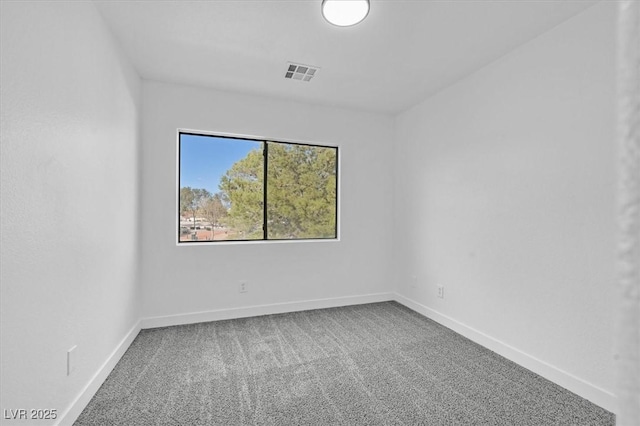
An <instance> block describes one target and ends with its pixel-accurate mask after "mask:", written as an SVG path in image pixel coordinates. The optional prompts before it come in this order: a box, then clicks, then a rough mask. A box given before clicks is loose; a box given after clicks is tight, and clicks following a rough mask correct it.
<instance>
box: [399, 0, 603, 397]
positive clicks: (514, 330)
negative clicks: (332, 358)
mask: <svg viewBox="0 0 640 426" xmlns="http://www.w3.org/2000/svg"><path fill="white" fill-rule="evenodd" d="M615 22H616V5H615V4H614V3H610V2H602V3H599V4H597V5H595V6H593V7H592V8H590V9H588V10H586V11H585V12H583V13H582V14H580V15H577V16H575V17H573V18H571V19H569V20H568V21H566V22H565V23H563V24H561V25H559V26H558V27H556V28H554V29H553V30H552V31H549V32H547V33H545V34H543V35H541V36H540V37H538V38H536V39H535V40H532V41H531V42H529V43H527V44H525V45H523V46H521V47H519V48H518V49H516V50H514V51H513V52H511V53H509V54H508V55H506V56H504V57H503V58H501V59H500V60H499V61H496V62H495V63H493V64H491V65H490V66H488V67H486V68H483V69H481V70H479V71H478V72H477V73H475V74H473V75H472V76H469V77H468V78H466V79H464V80H462V81H460V82H459V83H458V84H456V85H454V86H452V87H450V88H448V89H446V90H444V91H442V92H440V93H439V94H438V95H436V96H434V97H432V98H430V99H427V100H426V101H425V102H423V103H422V104H421V105H419V106H417V107H415V108H414V109H412V110H410V111H407V112H405V113H403V114H401V115H400V116H399V117H398V120H397V126H396V129H397V138H396V139H397V140H396V162H395V174H396V185H395V192H394V194H395V211H396V215H397V216H396V228H395V232H396V235H398V236H401V237H399V238H397V239H396V240H395V247H396V255H397V256H396V264H397V267H396V269H395V270H396V272H397V282H398V291H399V293H400V294H402V295H404V296H406V297H408V298H410V299H412V300H414V301H416V302H418V303H420V304H422V305H424V306H426V307H428V308H430V309H432V310H434V311H437V312H439V313H440V314H442V315H446V316H447V317H449V318H451V319H452V320H455V321H457V322H458V323H461V324H465V325H467V326H468V327H472V328H474V329H475V330H476V331H478V332H480V333H484V335H486V336H490V337H491V338H493V339H495V340H497V341H499V342H502V344H503V347H506V348H508V349H509V350H512V351H513V350H517V351H520V353H524V354H527V355H528V356H529V359H530V360H531V361H532V363H535V364H537V365H538V366H541V367H544V368H546V369H547V370H551V369H553V372H555V373H557V375H556V376H554V377H552V378H553V379H554V380H560V379H563V380H564V382H562V383H561V384H562V385H563V386H565V387H566V386H571V387H570V389H572V390H574V391H578V392H585V393H586V394H589V397H593V398H595V399H596V402H598V403H600V404H603V406H605V408H612V406H613V401H614V399H613V392H614V388H615V381H614V378H613V376H614V365H613V364H614V363H613V359H612V353H613V329H614V314H613V305H614V300H615V296H614V294H613V292H612V285H613V282H614V280H615V266H614V265H615V256H616V241H615V235H616V217H615V193H616V173H615V163H616V156H615V132H616V124H615V123H616V122H615V105H616V90H615V78H616V77H615V75H616V67H615V46H616V38H615ZM412 276H414V277H416V280H415V285H411V283H412V282H413V280H412ZM438 285H443V286H444V287H445V298H444V299H440V298H438V297H437V286H438ZM565 379H566V380H565ZM585 393H583V394H585Z"/></svg>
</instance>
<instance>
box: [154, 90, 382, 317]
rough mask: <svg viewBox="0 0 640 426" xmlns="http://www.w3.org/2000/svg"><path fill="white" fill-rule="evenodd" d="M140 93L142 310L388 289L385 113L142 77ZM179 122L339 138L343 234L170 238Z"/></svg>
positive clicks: (309, 138)
mask: <svg viewBox="0 0 640 426" xmlns="http://www.w3.org/2000/svg"><path fill="white" fill-rule="evenodd" d="M143 104H144V111H143V152H144V155H143V179H142V187H143V195H142V201H143V204H142V209H143V210H142V216H143V217H144V223H143V224H142V244H143V253H144V254H143V256H144V259H143V286H144V309H143V311H144V316H145V317H155V316H166V315H175V314H187V313H194V312H200V311H211V310H216V309H230V308H237V307H242V306H253V305H265V304H277V303H286V302H299V301H304V300H313V299H324V298H337V297H343V296H354V295H365V294H372V293H379V292H387V291H389V290H390V288H391V285H390V281H391V261H390V257H389V251H390V247H391V237H392V232H391V227H392V217H393V215H392V206H391V188H392V181H393V176H392V164H391V161H390V158H391V156H392V155H391V153H392V148H393V145H392V144H391V143H390V142H391V141H392V139H393V121H392V119H391V118H389V117H386V116H383V115H377V114H369V113H359V112H354V111H348V110H338V109H333V108H326V107H319V106H312V105H306V104H301V103H295V102H287V101H281V100H275V99H268V98H263V97H256V96H248V95H243V94H235V93H229V92H222V91H216V90H207V89H201V88H194V87H188V86H180V85H173V84H162V83H156V82H146V81H145V83H144V85H143ZM179 128H183V129H192V130H202V131H209V132H226V133H234V134H240V135H256V136H263V137H266V138H273V139H275V140H278V139H283V140H289V141H300V142H311V143H318V144H323V143H324V144H328V145H338V146H339V148H340V154H339V155H340V170H339V180H340V181H339V191H338V192H339V198H340V199H339V208H340V217H339V224H340V241H316V242H310V241H307V242H269V243H264V242H261V243H235V244H234V243H231V244H227V243H222V244H208V245H198V246H193V245H191V246H188V245H186V246H185V245H184V244H183V245H181V246H176V234H175V233H176V211H177V200H176V193H177V189H176V174H177V170H176V162H177V143H176V138H177V129H179ZM240 280H247V281H248V284H249V287H248V288H249V291H248V292H247V293H242V294H241V293H239V292H238V282H239V281H240Z"/></svg>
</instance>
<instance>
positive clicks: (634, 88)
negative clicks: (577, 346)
mask: <svg viewBox="0 0 640 426" xmlns="http://www.w3.org/2000/svg"><path fill="white" fill-rule="evenodd" d="M618 137H619V158H620V161H619V174H618V176H619V188H618V224H619V241H618V306H617V309H618V316H617V319H618V320H617V334H616V335H617V339H616V352H617V353H616V355H617V357H618V363H617V394H618V402H619V414H618V424H619V425H637V424H640V3H639V2H637V1H623V2H620V4H619V8H618Z"/></svg>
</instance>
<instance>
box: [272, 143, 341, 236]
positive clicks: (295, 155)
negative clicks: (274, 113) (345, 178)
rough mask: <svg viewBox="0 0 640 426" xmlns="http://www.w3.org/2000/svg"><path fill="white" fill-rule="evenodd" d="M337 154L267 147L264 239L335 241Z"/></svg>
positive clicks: (301, 147)
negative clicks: (265, 229) (330, 239)
mask: <svg viewBox="0 0 640 426" xmlns="http://www.w3.org/2000/svg"><path fill="white" fill-rule="evenodd" d="M337 152H338V150H337V148H330V147H319V146H310V145H297V144H285V143H268V150H267V153H268V156H267V239H300V238H336V236H337V232H336V209H337V205H336V182H337V176H336V174H337Z"/></svg>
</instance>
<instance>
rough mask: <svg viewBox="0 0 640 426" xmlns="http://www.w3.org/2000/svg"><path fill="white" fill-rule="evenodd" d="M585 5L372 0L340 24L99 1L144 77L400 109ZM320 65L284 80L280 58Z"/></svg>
mask: <svg viewBox="0 0 640 426" xmlns="http://www.w3.org/2000/svg"><path fill="white" fill-rule="evenodd" d="M595 2H596V1H595V0H580V1H568V0H536V1H529V0H527V1H523V0H501V1H485V0H466V1H462V0H459V1H429V0H424V1H419V0H414V1H402V0H391V1H383V0H371V11H370V13H369V16H368V17H367V18H366V19H365V20H364V21H363V22H362V23H360V24H358V25H356V26H353V27H347V28H340V27H335V26H333V25H330V24H328V23H327V22H325V21H324V19H323V18H322V16H321V14H320V4H321V0H257V1H251V0H235V1H221V0H209V1H202V0H201V1H185V0H182V1H166V0H161V1H153V0H147V1H142V0H139V1H97V2H96V4H97V5H98V8H99V10H100V12H101V13H102V15H103V16H104V18H105V20H106V21H107V24H108V25H109V26H110V27H111V28H112V30H113V32H114V33H115V35H116V37H117V38H119V39H120V41H121V42H122V45H123V47H124V49H125V51H126V52H127V54H128V55H129V57H130V58H131V60H132V62H133V64H134V65H135V67H136V68H137V70H138V71H139V73H140V74H141V75H142V77H143V78H147V79H152V80H159V81H166V82H174V83H182V84H188V85H197V86H204V87H211V88H216V89H223V90H230V91H236V92H243V93H251V94H258V95H265V96H270V97H278V98H284V99H291V100H298V101H304V102H311V103H316V104H323V105H330V106H335V107H348V108H356V109H360V110H367V111H376V112H382V113H398V112H401V111H403V110H405V109H407V108H409V107H411V106H412V105H415V104H416V103H418V102H420V101H421V100H423V99H425V98H426V97H428V96H429V95H432V94H434V93H435V92H437V91H439V90H441V89H443V88H444V87H446V86H448V85H450V84H452V83H454V82H455V81H457V80H459V79H460V78H462V77H464V76H466V75H468V74H470V73H472V72H474V71H475V70H477V69H479V68H481V67H483V66H485V65H487V64H489V63H490V62H492V61H494V60H496V59H498V58H499V57H500V56H502V55H504V54H505V53H507V52H509V51H510V50H512V49H514V48H515V47H517V46H519V45H521V44H523V43H525V42H527V41H528V40H531V39H532V38H534V37H536V36H538V35H539V34H542V33H543V32H545V31H547V30H549V29H551V28H553V27H554V26H556V25H558V24H559V23H561V22H563V21H565V20H566V19H568V18H570V17H571V16H573V15H576V14H578V13H580V12H581V11H582V10H584V9H586V8H588V7H590V6H591V5H593V4H594V3H595ZM288 61H292V62H299V63H302V64H308V65H315V66H318V67H320V70H319V71H318V73H317V75H316V77H315V78H313V80H311V82H308V83H307V82H301V81H292V80H289V79H285V78H284V75H285V70H286V67H287V62H288Z"/></svg>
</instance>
